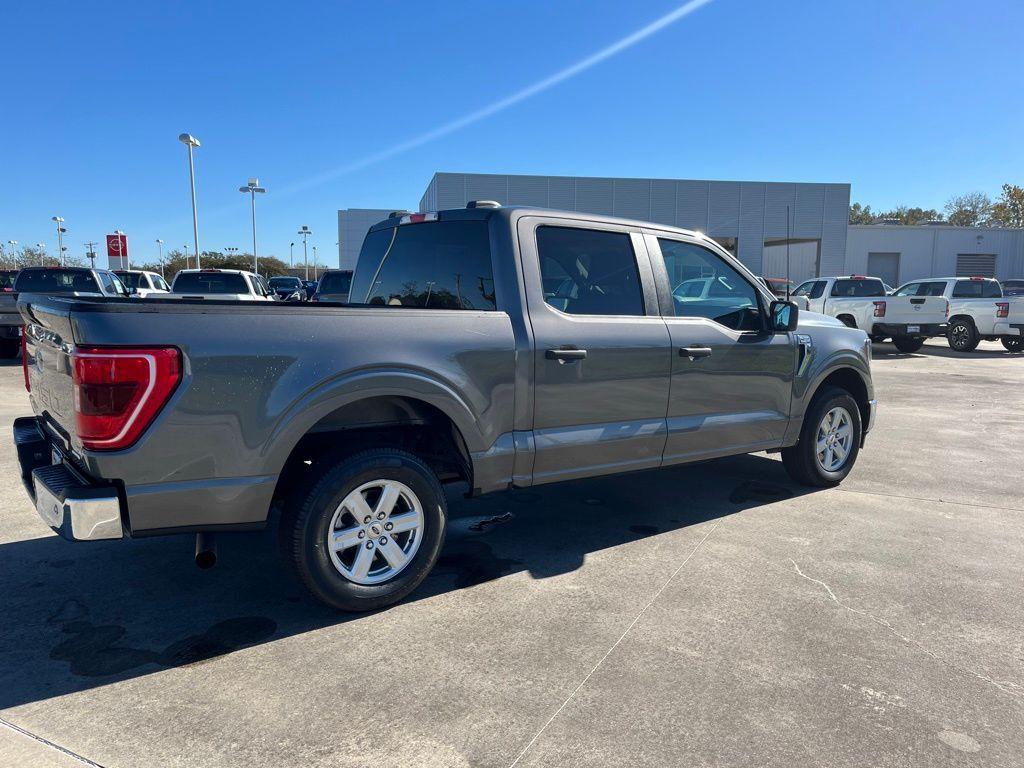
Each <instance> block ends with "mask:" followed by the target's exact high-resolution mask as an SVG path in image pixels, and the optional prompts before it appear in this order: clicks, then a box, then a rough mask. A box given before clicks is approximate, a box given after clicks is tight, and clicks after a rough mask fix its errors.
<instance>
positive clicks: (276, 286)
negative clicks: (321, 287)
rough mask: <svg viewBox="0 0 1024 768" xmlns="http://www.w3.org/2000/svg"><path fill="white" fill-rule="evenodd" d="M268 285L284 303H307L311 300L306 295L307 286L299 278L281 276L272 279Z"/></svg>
mask: <svg viewBox="0 0 1024 768" xmlns="http://www.w3.org/2000/svg"><path fill="white" fill-rule="evenodd" d="M267 285H268V286H269V287H270V290H272V291H273V292H274V293H276V294H277V298H279V299H281V300H282V301H305V300H306V299H307V298H309V297H308V296H307V294H306V286H305V285H303V284H302V281H301V280H299V278H297V277H288V276H287V275H279V276H277V277H272V278H270V280H268V281H267Z"/></svg>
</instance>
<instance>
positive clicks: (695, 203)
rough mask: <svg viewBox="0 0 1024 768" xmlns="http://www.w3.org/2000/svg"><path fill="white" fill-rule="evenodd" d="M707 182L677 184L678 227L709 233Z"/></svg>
mask: <svg viewBox="0 0 1024 768" xmlns="http://www.w3.org/2000/svg"><path fill="white" fill-rule="evenodd" d="M708 186H709V182H707V181H677V182H676V226H677V227H682V228H683V229H695V230H697V231H699V232H707V231H708V194H709V193H708Z"/></svg>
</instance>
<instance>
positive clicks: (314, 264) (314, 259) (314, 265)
mask: <svg viewBox="0 0 1024 768" xmlns="http://www.w3.org/2000/svg"><path fill="white" fill-rule="evenodd" d="M313 281H314V282H316V246H315V245H314V246H313Z"/></svg>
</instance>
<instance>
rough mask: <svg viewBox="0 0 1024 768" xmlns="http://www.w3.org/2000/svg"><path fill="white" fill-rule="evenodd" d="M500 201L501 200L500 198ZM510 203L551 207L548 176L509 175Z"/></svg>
mask: <svg viewBox="0 0 1024 768" xmlns="http://www.w3.org/2000/svg"><path fill="white" fill-rule="evenodd" d="M499 202H501V201H500V200H499ZM507 204H508V205H531V206H536V207H537V208H550V207H551V205H550V203H548V179H547V177H546V176H509V177H508V202H507Z"/></svg>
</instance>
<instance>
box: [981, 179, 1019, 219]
mask: <svg viewBox="0 0 1024 768" xmlns="http://www.w3.org/2000/svg"><path fill="white" fill-rule="evenodd" d="M989 218H990V221H991V223H992V224H993V225H995V226H997V227H1015V228H1018V229H1019V228H1024V187H1018V186H1017V185H1016V184H1003V193H1002V194H1001V195H1000V196H999V199H998V200H996V202H995V205H993V206H992V212H991V215H990V217H989Z"/></svg>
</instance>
